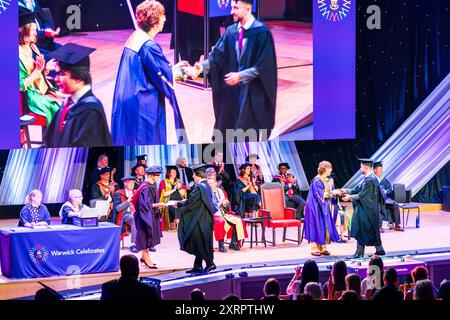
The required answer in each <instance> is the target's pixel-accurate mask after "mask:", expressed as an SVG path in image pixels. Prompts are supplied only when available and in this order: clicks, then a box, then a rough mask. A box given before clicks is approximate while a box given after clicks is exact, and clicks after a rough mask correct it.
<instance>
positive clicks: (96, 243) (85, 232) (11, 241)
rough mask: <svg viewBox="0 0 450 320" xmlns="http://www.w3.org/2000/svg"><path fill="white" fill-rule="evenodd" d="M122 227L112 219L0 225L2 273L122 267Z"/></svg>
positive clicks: (56, 273) (18, 276)
mask: <svg viewBox="0 0 450 320" xmlns="http://www.w3.org/2000/svg"><path fill="white" fill-rule="evenodd" d="M119 239H120V228H119V227H118V226H116V225H114V224H111V223H107V222H104V223H99V226H98V227H92V228H81V227H77V226H72V225H50V226H49V228H45V229H28V228H19V227H17V228H0V262H1V268H2V270H1V271H2V275H3V276H5V277H7V278H12V279H23V278H34V277H49V276H66V275H75V274H86V273H103V272H115V271H118V270H119V253H120V240H119Z"/></svg>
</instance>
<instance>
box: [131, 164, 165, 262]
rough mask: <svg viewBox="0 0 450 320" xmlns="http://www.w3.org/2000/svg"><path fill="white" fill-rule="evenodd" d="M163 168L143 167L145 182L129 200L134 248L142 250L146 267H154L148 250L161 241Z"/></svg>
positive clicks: (163, 206)
mask: <svg viewBox="0 0 450 320" xmlns="http://www.w3.org/2000/svg"><path fill="white" fill-rule="evenodd" d="M162 172H163V168H161V167H158V166H151V167H147V168H146V169H145V182H144V183H142V184H141V186H140V187H139V189H137V191H136V193H135V194H134V196H133V198H132V200H131V202H132V204H133V206H134V208H135V213H134V221H135V223H136V231H137V234H136V249H137V251H142V256H141V263H142V264H143V265H145V266H146V267H147V268H150V269H156V265H155V264H154V263H153V262H152V261H151V259H150V255H149V251H156V250H155V246H156V245H158V244H159V243H160V242H161V237H162V231H161V218H160V213H159V209H160V208H165V207H167V205H166V204H165V203H161V202H159V200H158V188H157V185H156V182H157V181H158V180H159V177H160V176H161V173H162Z"/></svg>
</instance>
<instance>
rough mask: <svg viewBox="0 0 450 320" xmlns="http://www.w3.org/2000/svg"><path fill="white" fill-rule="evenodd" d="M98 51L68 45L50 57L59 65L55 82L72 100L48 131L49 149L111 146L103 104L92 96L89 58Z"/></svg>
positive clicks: (60, 112) (47, 141)
mask: <svg viewBox="0 0 450 320" xmlns="http://www.w3.org/2000/svg"><path fill="white" fill-rule="evenodd" d="M94 50H95V49H92V48H87V47H83V46H79V45H76V44H73V43H68V44H66V45H64V46H62V47H60V48H59V49H57V50H55V51H53V52H52V53H50V55H49V56H50V57H52V58H55V59H56V60H57V61H58V66H57V69H56V72H57V76H56V79H55V80H56V83H57V85H58V87H59V89H60V90H61V92H62V93H64V94H67V95H70V96H69V97H68V98H67V99H65V100H64V102H63V105H62V107H61V108H60V109H59V111H58V112H57V113H56V115H55V116H54V117H53V120H52V122H51V123H50V125H49V127H48V129H47V133H46V136H45V143H46V145H47V147H99V146H110V145H111V134H110V133H109V129H108V124H107V122H106V116H105V112H104V110H103V106H102V103H101V102H100V100H98V99H97V98H96V97H95V96H94V94H93V93H92V87H91V83H92V78H91V73H90V70H89V66H90V62H89V54H91V53H92V52H93V51H94Z"/></svg>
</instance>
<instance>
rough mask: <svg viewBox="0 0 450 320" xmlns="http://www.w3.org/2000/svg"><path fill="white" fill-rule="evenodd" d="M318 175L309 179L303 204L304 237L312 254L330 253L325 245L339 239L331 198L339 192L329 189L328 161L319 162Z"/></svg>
mask: <svg viewBox="0 0 450 320" xmlns="http://www.w3.org/2000/svg"><path fill="white" fill-rule="evenodd" d="M317 171H318V175H317V176H316V177H315V178H314V179H313V180H312V181H311V186H310V189H309V193H308V198H307V199H306V206H305V238H306V239H307V240H308V241H309V242H310V243H311V254H312V255H313V256H320V255H326V256H328V255H330V252H329V251H328V250H327V247H326V245H327V244H329V243H331V242H337V241H338V240H339V234H338V232H337V230H336V225H335V223H334V219H333V213H332V210H331V207H332V203H331V199H332V198H333V197H336V196H337V195H339V194H341V191H339V190H331V189H330V187H329V184H328V183H327V178H328V176H329V175H330V174H331V171H332V167H331V163H330V162H328V161H322V162H321V163H319V167H318V169H317Z"/></svg>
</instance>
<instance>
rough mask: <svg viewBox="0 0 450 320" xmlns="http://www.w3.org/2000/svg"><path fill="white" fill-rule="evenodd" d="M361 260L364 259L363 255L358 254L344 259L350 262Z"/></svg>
mask: <svg viewBox="0 0 450 320" xmlns="http://www.w3.org/2000/svg"><path fill="white" fill-rule="evenodd" d="M362 258H364V255H363V254H362V255H361V254H358V253H355V254H354V255H352V256H351V257H346V258H345V259H347V260H351V259H362Z"/></svg>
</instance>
